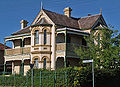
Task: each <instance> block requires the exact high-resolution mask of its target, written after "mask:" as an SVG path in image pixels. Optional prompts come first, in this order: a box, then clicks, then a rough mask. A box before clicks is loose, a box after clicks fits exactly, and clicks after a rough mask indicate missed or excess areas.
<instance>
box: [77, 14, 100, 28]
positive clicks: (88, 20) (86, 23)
mask: <svg viewBox="0 0 120 87" xmlns="http://www.w3.org/2000/svg"><path fill="white" fill-rule="evenodd" d="M99 17H100V14H97V15H91V16H87V17H81V18H80V19H79V20H78V24H79V27H80V29H84V28H91V27H92V26H93V25H94V24H95V22H96V21H97V20H98V18H99Z"/></svg>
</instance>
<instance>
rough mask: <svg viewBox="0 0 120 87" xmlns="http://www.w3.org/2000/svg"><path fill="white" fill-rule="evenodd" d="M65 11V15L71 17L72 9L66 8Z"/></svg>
mask: <svg viewBox="0 0 120 87" xmlns="http://www.w3.org/2000/svg"><path fill="white" fill-rule="evenodd" d="M63 11H64V12H65V13H64V15H66V16H68V17H71V11H72V9H71V8H70V7H67V8H65V9H64V10H63Z"/></svg>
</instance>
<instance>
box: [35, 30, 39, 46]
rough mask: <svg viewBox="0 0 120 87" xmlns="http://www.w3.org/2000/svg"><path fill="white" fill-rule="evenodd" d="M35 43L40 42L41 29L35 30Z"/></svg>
mask: <svg viewBox="0 0 120 87" xmlns="http://www.w3.org/2000/svg"><path fill="white" fill-rule="evenodd" d="M34 39H35V44H39V30H35V38H34Z"/></svg>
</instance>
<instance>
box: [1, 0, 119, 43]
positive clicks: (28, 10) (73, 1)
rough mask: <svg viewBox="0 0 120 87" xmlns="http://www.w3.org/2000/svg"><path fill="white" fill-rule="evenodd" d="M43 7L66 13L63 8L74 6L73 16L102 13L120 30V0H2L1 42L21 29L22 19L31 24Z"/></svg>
mask: <svg viewBox="0 0 120 87" xmlns="http://www.w3.org/2000/svg"><path fill="white" fill-rule="evenodd" d="M41 1H42V3H43V8H44V9H47V10H50V11H53V12H56V13H60V14H64V12H63V9H64V8H66V7H71V8H72V16H73V17H77V18H78V17H84V16H87V15H88V14H91V15H94V14H99V13H100V8H102V14H103V17H104V19H105V21H106V23H107V24H108V25H109V24H110V25H112V26H114V29H118V30H119V31H120V22H119V20H120V0H0V43H4V38H5V37H6V36H10V35H11V34H12V33H13V32H16V31H18V30H20V21H21V20H23V19H24V20H27V21H28V22H29V24H28V25H30V24H31V23H32V22H33V20H34V19H35V17H36V16H37V14H38V13H39V11H40V9H41Z"/></svg>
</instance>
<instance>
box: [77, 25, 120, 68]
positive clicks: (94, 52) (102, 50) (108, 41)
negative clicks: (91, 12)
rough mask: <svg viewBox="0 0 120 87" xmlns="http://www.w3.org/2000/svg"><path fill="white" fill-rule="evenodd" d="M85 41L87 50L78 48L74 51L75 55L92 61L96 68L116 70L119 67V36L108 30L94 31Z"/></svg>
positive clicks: (98, 29)
mask: <svg viewBox="0 0 120 87" xmlns="http://www.w3.org/2000/svg"><path fill="white" fill-rule="evenodd" d="M84 38H85V40H86V41H87V46H88V47H87V49H86V48H84V47H79V48H76V49H75V52H76V53H77V55H79V56H80V58H81V61H82V60H83V59H94V63H95V66H96V67H98V68H101V67H103V68H108V69H110V68H118V67H119V66H120V34H119V35H118V31H113V30H111V29H109V28H100V27H98V28H97V29H94V30H92V31H91V34H90V36H89V37H84Z"/></svg>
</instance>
